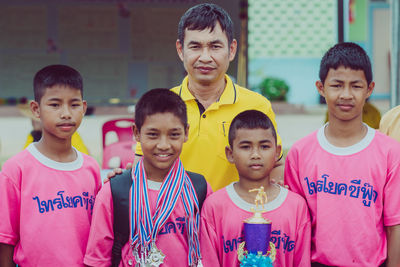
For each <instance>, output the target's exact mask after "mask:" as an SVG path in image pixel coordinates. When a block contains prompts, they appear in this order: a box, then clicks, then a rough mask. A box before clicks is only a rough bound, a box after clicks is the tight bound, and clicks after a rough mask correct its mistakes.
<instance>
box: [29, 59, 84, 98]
mask: <svg viewBox="0 0 400 267" xmlns="http://www.w3.org/2000/svg"><path fill="white" fill-rule="evenodd" d="M55 85H61V86H68V87H71V88H73V89H76V90H79V91H80V92H81V95H82V97H83V81H82V76H81V74H80V73H79V72H78V71H77V70H76V69H74V68H71V67H69V66H66V65H49V66H46V67H44V68H43V69H41V70H39V71H38V72H37V73H36V74H35V77H34V78H33V93H34V96H35V101H36V102H38V103H39V102H40V100H41V99H42V97H43V95H44V93H45V91H46V89H47V88H51V87H53V86H55Z"/></svg>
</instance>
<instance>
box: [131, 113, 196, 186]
mask: <svg viewBox="0 0 400 267" xmlns="http://www.w3.org/2000/svg"><path fill="white" fill-rule="evenodd" d="M188 130H189V129H185V127H184V125H183V123H182V122H181V120H180V119H179V118H178V117H177V116H175V115H174V114H172V113H170V112H165V113H156V114H153V115H149V116H147V117H146V119H145V120H144V123H143V125H142V128H141V129H140V132H139V130H138V128H136V126H133V132H134V134H135V138H136V141H138V142H140V144H141V146H142V151H143V163H144V167H145V170H146V174H147V176H148V177H149V178H151V179H155V180H160V181H161V180H162V179H164V177H165V175H166V174H167V173H168V171H169V170H170V168H171V166H172V164H173V163H174V162H175V160H176V159H177V158H178V157H179V155H180V153H181V151H182V146H183V143H184V142H186V140H187V137H188Z"/></svg>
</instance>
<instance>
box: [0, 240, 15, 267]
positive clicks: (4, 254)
mask: <svg viewBox="0 0 400 267" xmlns="http://www.w3.org/2000/svg"><path fill="white" fill-rule="evenodd" d="M13 255H14V246H12V245H8V244H3V243H0V266H2V267H15V263H14V262H13Z"/></svg>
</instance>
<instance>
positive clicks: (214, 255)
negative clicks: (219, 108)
mask: <svg viewBox="0 0 400 267" xmlns="http://www.w3.org/2000/svg"><path fill="white" fill-rule="evenodd" d="M228 137H229V146H228V147H226V156H227V158H228V160H229V162H231V163H233V164H235V167H236V169H237V170H238V173H239V181H238V182H234V183H232V184H230V185H228V186H227V187H225V188H223V189H221V190H219V191H217V192H215V193H214V194H212V195H210V196H209V197H208V198H207V199H206V201H205V202H204V205H203V209H202V214H201V235H200V243H201V251H202V256H203V259H202V262H203V265H204V266H206V267H207V266H238V264H239V262H240V265H241V266H247V265H248V264H250V263H251V264H256V265H257V266H268V264H269V265H270V266H271V265H272V264H273V266H310V244H311V225H310V217H309V214H308V209H307V205H306V202H305V201H304V199H303V198H302V197H300V196H299V195H297V194H295V193H293V192H290V191H289V190H287V189H286V188H284V187H280V186H278V185H276V184H273V183H271V182H270V172H271V170H272V169H273V166H274V165H275V163H276V161H277V160H278V159H279V155H280V152H281V146H280V145H277V141H276V131H275V128H274V126H273V124H272V122H271V120H270V119H269V118H268V116H266V115H265V114H263V113H262V112H259V111H256V110H248V111H244V112H242V113H240V114H238V115H237V116H236V117H235V118H234V119H233V121H232V123H231V126H230V129H229V136H228ZM264 190H265V191H264ZM253 203H255V204H253ZM264 204H265V205H264ZM268 247H269V248H268ZM272 262H273V263H272ZM252 266H253V265H252Z"/></svg>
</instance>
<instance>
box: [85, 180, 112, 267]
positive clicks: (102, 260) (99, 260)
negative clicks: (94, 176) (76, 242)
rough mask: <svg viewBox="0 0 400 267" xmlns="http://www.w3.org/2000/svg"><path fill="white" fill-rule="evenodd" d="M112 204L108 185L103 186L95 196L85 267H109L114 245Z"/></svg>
mask: <svg viewBox="0 0 400 267" xmlns="http://www.w3.org/2000/svg"><path fill="white" fill-rule="evenodd" d="M113 222H114V216H113V202H112V196H111V188H110V183H107V184H105V185H104V186H103V187H102V188H101V190H100V191H99V193H98V194H97V196H96V201H95V203H94V208H93V216H92V224H91V226H90V234H89V240H88V244H87V248H86V254H85V258H84V264H85V265H86V266H97V267H101V266H111V259H112V246H113V243H114V230H113Z"/></svg>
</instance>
